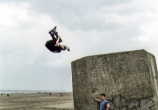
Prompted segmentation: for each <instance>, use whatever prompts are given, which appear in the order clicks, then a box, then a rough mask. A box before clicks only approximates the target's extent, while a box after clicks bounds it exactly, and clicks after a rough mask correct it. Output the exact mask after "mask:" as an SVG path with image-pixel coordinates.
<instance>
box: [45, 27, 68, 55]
mask: <svg viewBox="0 0 158 110" xmlns="http://www.w3.org/2000/svg"><path fill="white" fill-rule="evenodd" d="M56 28H57V26H55V27H54V28H53V29H52V30H50V31H49V34H50V35H51V37H52V40H49V41H47V42H46V44H45V46H46V47H47V49H48V50H50V51H51V52H53V53H60V52H61V51H62V50H66V49H67V50H68V51H70V48H69V47H68V46H66V45H60V43H61V42H62V39H61V37H60V36H59V35H58V32H57V31H56ZM55 36H56V37H55Z"/></svg>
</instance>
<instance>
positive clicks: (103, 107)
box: [100, 100, 108, 110]
mask: <svg viewBox="0 0 158 110" xmlns="http://www.w3.org/2000/svg"><path fill="white" fill-rule="evenodd" d="M107 105H108V101H107V100H102V101H101V102H100V110H106V107H107Z"/></svg>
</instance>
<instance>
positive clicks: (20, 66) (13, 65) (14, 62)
mask: <svg viewBox="0 0 158 110" xmlns="http://www.w3.org/2000/svg"><path fill="white" fill-rule="evenodd" d="M156 3H157V1H156V0H154V1H153V2H151V1H149V0H147V1H143V0H133V1H130V0H116V1H115V2H112V1H109V0H99V1H90V0H88V1H79V0H77V1H73V0H69V1H64V0H58V1H56V2H54V1H51V0H45V1H43V0H39V1H32V0H27V1H26V0H24V1H21V0H16V1H15V0H5V1H1V7H0V8H1V9H0V10H1V12H0V16H2V17H1V18H0V25H1V27H0V47H1V48H0V51H1V54H0V56H1V57H0V58H1V59H0V60H1V63H0V68H3V69H2V70H1V73H0V74H1V76H2V78H3V79H2V80H1V83H0V84H1V85H0V88H4V87H6V88H14V87H15V88H23V85H26V86H25V88H23V89H50V88H51V89H53V90H68V91H69V90H72V83H71V68H70V67H71V65H70V63H71V61H73V60H75V59H78V58H80V57H83V56H88V55H94V54H106V53H111V52H118V51H127V50H135V49H142V48H145V49H147V50H148V51H149V52H151V53H153V54H154V55H155V56H156V57H157V56H158V52H157V46H158V43H157V40H158V39H157V35H158V33H157V30H156V29H157V23H158V18H157V16H158V9H157V6H156ZM2 10H4V11H2ZM54 25H57V26H58V27H57V28H58V31H59V34H60V36H61V37H62V39H63V43H62V44H66V45H68V46H70V48H71V51H70V52H62V53H60V54H53V53H51V52H50V51H48V50H47V49H46V48H45V46H44V45H45V42H46V41H47V40H50V39H51V37H50V36H49V34H48V31H49V30H50V29H51V28H53V26H54ZM43 79H44V80H43ZM46 79H47V80H46ZM59 79H61V81H60V82H59ZM14 81H15V82H14ZM20 82H22V83H21V85H18V84H19V83H20ZM48 84H49V85H48ZM51 84H53V85H51ZM30 85H32V86H30ZM63 85H64V88H61V87H63Z"/></svg>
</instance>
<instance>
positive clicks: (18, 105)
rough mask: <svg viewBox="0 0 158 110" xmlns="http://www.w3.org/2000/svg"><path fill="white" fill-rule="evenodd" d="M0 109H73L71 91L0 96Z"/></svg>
mask: <svg viewBox="0 0 158 110" xmlns="http://www.w3.org/2000/svg"><path fill="white" fill-rule="evenodd" d="M0 110H73V97H72V93H63V96H62V97H61V95H60V94H59V93H53V94H52V95H50V94H47V93H23V94H22V93H21V94H10V96H9V97H7V95H2V96H0Z"/></svg>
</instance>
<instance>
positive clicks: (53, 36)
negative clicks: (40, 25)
mask: <svg viewBox="0 0 158 110" xmlns="http://www.w3.org/2000/svg"><path fill="white" fill-rule="evenodd" d="M49 34H50V36H51V37H52V39H53V41H55V42H56V41H57V39H58V33H57V32H56V33H55V34H53V33H52V32H49ZM55 36H56V38H55ZM61 42H62V39H61V38H60V40H59V43H61Z"/></svg>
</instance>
